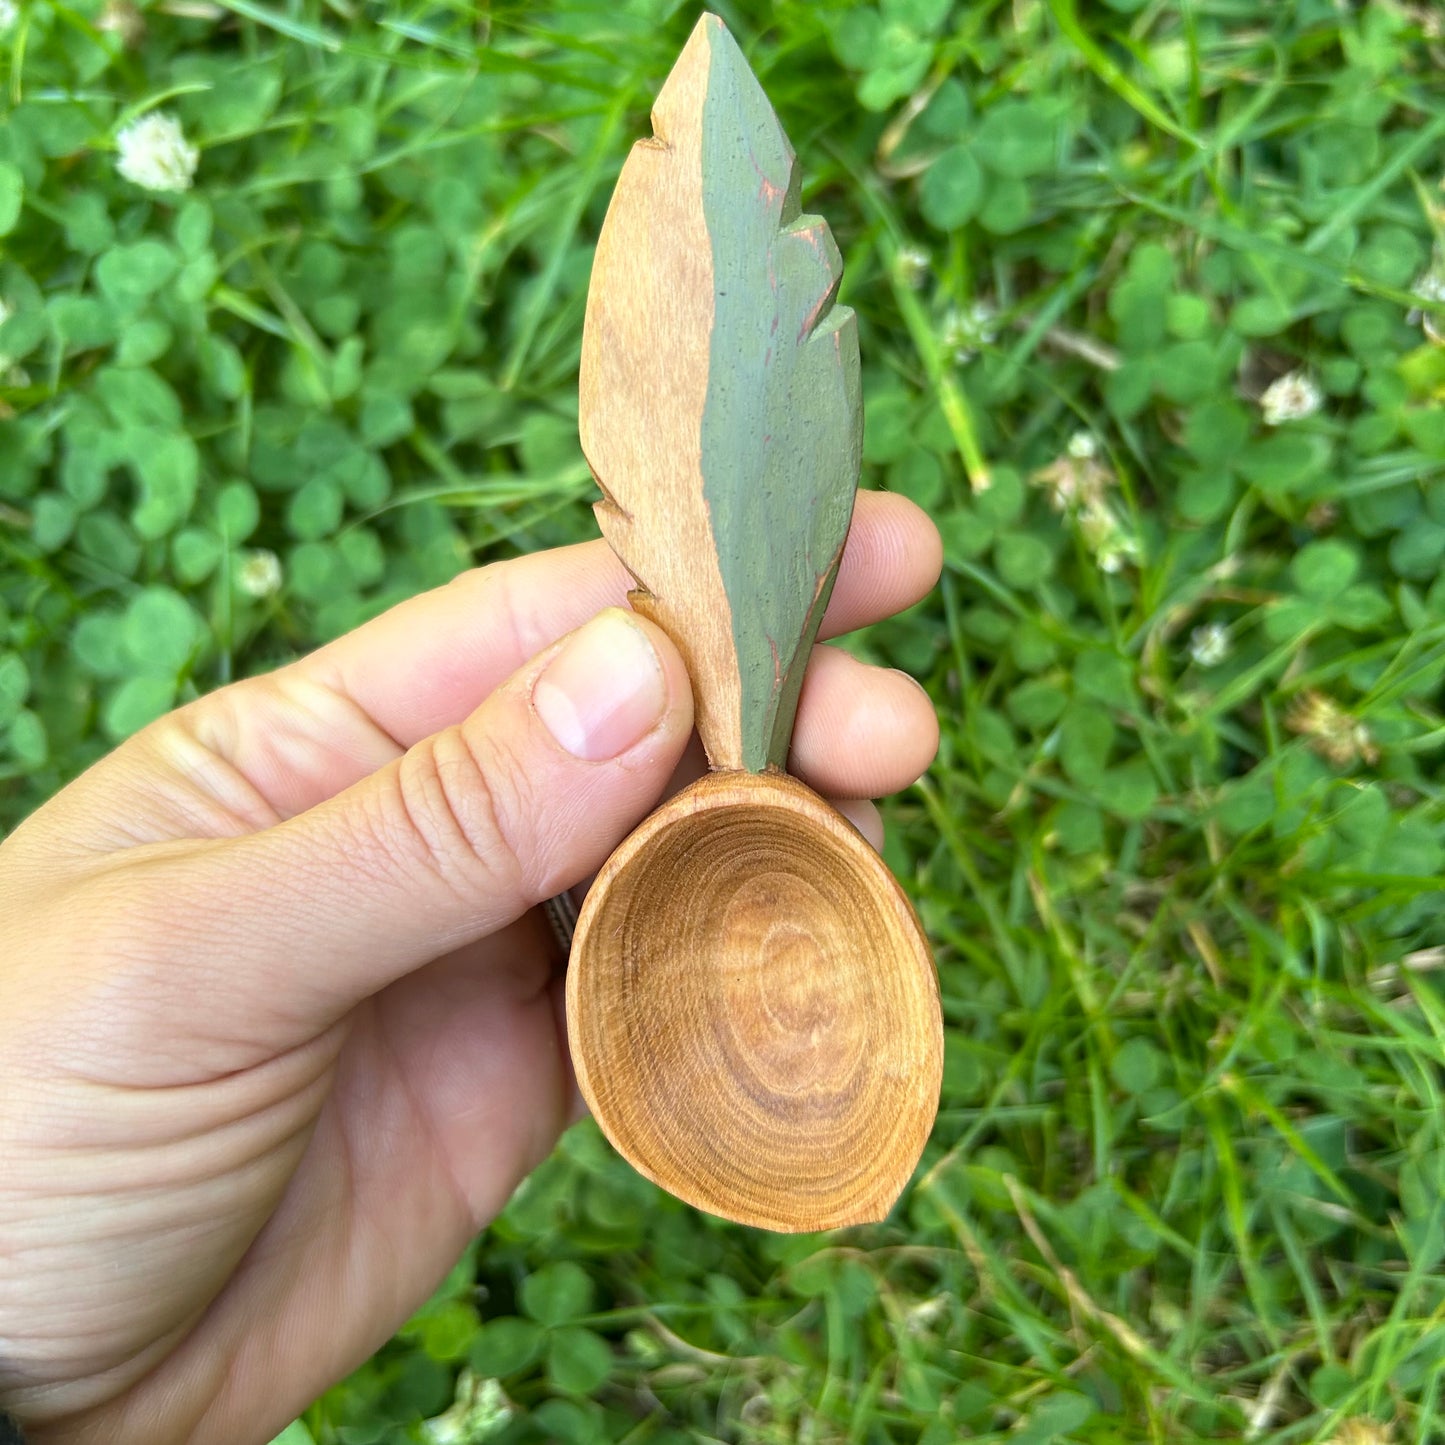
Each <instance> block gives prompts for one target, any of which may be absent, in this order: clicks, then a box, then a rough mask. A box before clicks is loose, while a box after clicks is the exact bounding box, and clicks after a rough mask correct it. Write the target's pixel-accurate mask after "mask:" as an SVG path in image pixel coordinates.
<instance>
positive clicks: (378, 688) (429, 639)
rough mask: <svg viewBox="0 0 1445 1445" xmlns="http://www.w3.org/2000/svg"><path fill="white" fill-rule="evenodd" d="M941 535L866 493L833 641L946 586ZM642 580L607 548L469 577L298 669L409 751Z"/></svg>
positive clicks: (909, 510)
mask: <svg viewBox="0 0 1445 1445" xmlns="http://www.w3.org/2000/svg"><path fill="white" fill-rule="evenodd" d="M942 556H943V554H942V546H941V543H940V541H939V537H938V530H937V528H935V527H934V525H933V523H932V521H930V520H929V518H928V516H927V514H926V513H924V512H923V511H922V510H921V509H920V508H918V507H917V506H915V505H914V503H912V502H911V501H909V500H908V499H907V498H906V497H900V496H897V495H895V494H892V493H888V492H860V493H859V495H858V502H857V506H856V508H855V510H854V514H853V526H852V529H851V531H850V532H849V534H848V543H847V546H846V547H845V548H844V551H843V560H842V562H841V564H840V566H839V569H838V581H837V584H836V585H835V586H834V589H833V595H832V598H831V600H830V602H829V605H828V611H827V613H826V615H825V616H824V619H823V626H822V631H821V633H820V636H821V637H837V636H839V635H841V634H842V633H845V632H851V631H853V630H854V628H857V627H865V626H867V625H868V624H869V623H872V622H878V621H880V620H882V619H883V618H885V617H889V616H891V615H892V614H893V613H895V612H900V611H902V610H903V609H904V608H905V607H911V606H912V605H913V604H914V603H915V602H917V601H918V600H919V599H920V598H922V597H924V596H926V595H927V593H928V592H929V591H930V590H931V589H932V587H933V585H934V584H935V583H936V582H937V581H938V574H939V570H940V568H941V567H942ZM632 585H633V584H632V579H631V577H630V576H629V575H628V572H627V569H626V568H625V567H623V565H622V563H621V562H619V561H618V560H617V558H616V557H615V556H614V555H613V552H612V550H611V548H609V547H608V546H607V544H606V543H605V542H602V541H596V542H583V543H580V544H578V545H577V546H573V547H559V548H557V549H556V550H555V551H551V552H542V553H536V554H534V555H532V556H529V557H521V558H518V559H517V560H516V561H512V562H500V563H494V564H493V565H492V566H490V567H483V568H480V569H478V570H477V571H473V572H466V573H464V574H463V575H462V576H460V577H458V578H457V579H456V580H455V581H454V582H451V583H449V584H448V585H447V586H445V587H441V588H438V589H437V590H435V591H433V592H426V593H423V594H422V595H421V596H419V597H414V598H412V599H411V600H410V601H408V602H403V603H401V604H400V605H398V606H396V607H393V608H392V609H391V610H390V611H389V612H386V613H384V614H383V615H382V616H380V617H378V618H376V619H375V620H374V621H372V622H369V623H367V624H366V625H365V626H364V627H361V628H358V629H357V630H356V631H355V632H351V633H348V634H347V635H346V636H345V637H341V638H338V639H337V640H336V641H335V642H333V643H330V644H328V645H327V646H326V647H323V648H321V649H320V650H319V651H318V652H314V653H312V654H311V655H310V656H309V657H306V658H303V659H302V660H301V661H300V662H298V663H295V664H293V666H294V667H295V668H297V669H298V670H300V671H302V672H305V673H308V674H310V675H311V676H312V677H314V678H315V679H316V680H317V681H320V682H322V683H323V684H324V685H325V686H326V687H328V688H330V689H332V690H333V691H335V692H339V693H341V694H343V695H345V696H346V697H348V698H349V699H350V700H351V701H352V702H353V703H355V704H356V705H357V706H358V707H360V708H361V709H362V710H363V711H364V712H365V713H366V714H367V715H368V716H369V717H370V718H371V719H372V720H373V721H374V722H375V723H376V725H377V726H378V727H379V728H381V729H382V730H383V731H384V732H385V733H387V734H388V735H389V736H390V737H392V738H393V739H395V741H396V742H397V744H398V745H400V746H401V747H403V748H405V747H410V746H411V745H412V744H413V743H415V742H418V741H420V740H421V739H422V738H424V737H429V736H430V735H431V734H432V733H434V732H437V731H439V730H440V729H442V728H444V727H449V726H450V725H451V724H452V723H454V722H456V721H457V720H458V719H459V718H462V717H466V716H467V715H468V714H469V713H470V712H471V711H472V710H473V709H474V708H476V707H477V706H479V705H480V703H481V701H482V699H483V698H485V697H486V696H487V695H488V694H489V693H491V692H492V691H493V690H494V689H495V688H496V687H497V686H499V685H500V683H501V682H502V680H503V679H504V678H506V677H509V676H510V675H511V674H512V673H513V672H515V671H516V669H517V668H519V667H520V666H521V665H522V664H523V663H524V662H526V661H527V659H528V658H530V657H535V656H536V654H537V653H539V652H540V651H541V650H542V649H543V648H544V647H549V646H551V644H552V643H554V642H555V641H557V639H558V638H559V637H562V636H564V635H565V634H566V633H568V632H570V631H572V630H573V628H576V627H580V626H581V625H582V623H584V622H585V621H587V619H588V618H589V617H593V616H595V615H596V614H597V613H598V612H600V611H601V610H602V609H603V608H604V607H615V606H618V605H621V604H623V603H624V602H625V601H626V596H627V592H628V590H629V588H630V587H631V586H632Z"/></svg>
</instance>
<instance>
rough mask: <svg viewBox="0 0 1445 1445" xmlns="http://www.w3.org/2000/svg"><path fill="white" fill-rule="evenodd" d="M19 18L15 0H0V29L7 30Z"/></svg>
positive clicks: (18, 8)
mask: <svg viewBox="0 0 1445 1445" xmlns="http://www.w3.org/2000/svg"><path fill="white" fill-rule="evenodd" d="M19 18H20V7H19V6H18V5H17V4H16V3H15V0H0V30H8V29H9V28H10V27H11V26H12V25H13V24H14V23H15V22H16V21H17V20H18V19H19Z"/></svg>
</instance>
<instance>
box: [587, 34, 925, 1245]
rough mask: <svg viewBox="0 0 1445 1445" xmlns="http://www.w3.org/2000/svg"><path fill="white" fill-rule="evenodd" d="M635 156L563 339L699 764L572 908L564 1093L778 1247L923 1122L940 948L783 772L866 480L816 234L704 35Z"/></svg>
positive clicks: (639, 1154)
mask: <svg viewBox="0 0 1445 1445" xmlns="http://www.w3.org/2000/svg"><path fill="white" fill-rule="evenodd" d="M652 120H653V130H654V132H655V134H654V136H653V137H652V138H650V139H647V140H642V141H639V142H638V143H637V144H636V145H635V146H634V147H633V150H632V154H631V155H630V157H629V158H628V160H627V163H626V165H625V166H624V167H623V170H622V174H621V177H620V178H619V180H618V183H617V189H616V191H615V193H614V194H613V197H612V204H611V207H610V208H609V210H608V213H607V219H606V222H605V223H604V225H603V228H602V234H601V237H600V239H599V241H598V244H597V256H596V260H595V262H594V265H593V271H592V283H591V290H590V293H589V295H588V301H587V318H586V324H585V327H584V331H583V339H582V374H581V433H582V447H583V450H584V451H585V453H586V455H587V458H588V461H589V463H590V465H591V467H592V471H593V474H594V475H595V476H596V478H597V480H598V485H599V486H600V487H601V489H602V492H603V497H604V500H603V501H601V502H599V503H598V504H597V516H598V520H599V521H600V523H601V526H602V531H603V534H604V535H605V536H606V538H607V540H608V542H609V543H610V544H611V545H612V548H613V550H614V551H616V552H617V554H618V556H620V557H621V558H622V560H623V562H624V563H626V565H627V567H628V569H629V570H630V571H631V572H632V574H633V576H634V577H635V578H636V579H637V583H638V590H637V591H635V592H634V593H633V594H632V597H633V604H634V606H635V607H636V608H637V610H638V611H639V612H641V613H642V614H643V615H645V616H647V617H649V618H651V619H652V620H653V621H654V622H656V623H657V624H658V625H659V626H660V627H662V628H663V629H664V630H665V631H666V632H667V633H668V635H669V636H670V637H671V638H672V639H673V640H674V641H675V642H676V644H677V646H678V647H679V649H680V650H681V652H682V654H683V656H684V658H685V659H686V661H687V664H688V669H689V672H690V674H691V677H692V681H693V690H694V694H695V698H696V704H697V719H698V731H699V733H700V734H701V736H702V740H703V744H704V746H705V747H706V749H707V755H708V760H709V762H710V763H711V765H712V768H713V769H714V771H713V772H711V773H710V774H709V775H708V776H707V777H705V778H703V779H701V780H700V781H699V782H697V783H694V784H693V785H692V786H691V787H690V788H688V789H686V790H685V791H684V792H682V793H680V794H678V795H677V796H676V797H674V798H673V799H671V800H670V801H669V802H667V803H666V804H664V805H663V806H662V807H661V808H659V809H658V811H657V812H655V813H653V814H652V815H651V816H650V817H649V818H648V819H647V820H646V821H645V822H644V823H643V824H642V826H641V827H639V828H638V829H637V831H636V832H634V833H633V834H632V835H631V836H630V837H629V838H628V839H627V840H626V841H625V842H624V843H623V844H622V845H621V846H620V847H619V848H618V849H617V851H616V852H615V853H614V854H613V855H612V857H611V859H610V860H609V861H608V862H607V864H606V866H605V867H604V868H603V870H602V872H601V874H600V875H599V876H598V878H597V881H596V882H595V884H594V885H593V887H592V889H591V891H590V892H589V893H588V895H587V900H586V902H585V904H584V905H583V908H582V912H581V917H580V918H579V920H578V925H577V932H576V936H575V938H574V941H573V945H572V957H571V964H570V970H569V974H568V979H567V1016H568V1033H569V1038H570V1042H571V1048H572V1057H573V1060H574V1062H575V1065H576V1070H577V1078H578V1082H579V1084H580V1085H581V1088H582V1093H583V1095H584V1097H585V1098H586V1100H587V1102H588V1104H589V1105H590V1107H591V1109H592V1112H593V1114H594V1115H595V1117H596V1118H597V1121H598V1123H599V1124H600V1125H601V1126H602V1129H603V1131H604V1133H606V1135H607V1137H608V1138H609V1139H611V1141H612V1142H613V1144H614V1145H615V1146H616V1147H617V1149H618V1150H619V1151H620V1152H621V1153H622V1154H624V1155H625V1156H626V1157H627V1158H628V1159H629V1160H631V1162H632V1163H633V1164H634V1165H635V1166H636V1168H637V1169H639V1170H640V1171H641V1172H642V1173H643V1174H645V1175H647V1176H648V1177H649V1178H651V1179H653V1180H655V1181H656V1182H657V1183H659V1184H661V1185H662V1186H663V1187H664V1188H666V1189H668V1190H670V1191H671V1192H672V1193H673V1194H675V1195H677V1196H678V1197H679V1198H681V1199H684V1200H686V1201H688V1202H689V1203H691V1204H695V1205H698V1206H700V1207H701V1208H704V1209H708V1210H711V1211H712V1212H713V1213H715V1214H720V1215H723V1216H725V1217H727V1218H729V1219H734V1220H738V1221H740V1222H742V1223H746V1224H754V1225H761V1226H763V1227H766V1228H769V1229H777V1230H803V1229H823V1228H828V1227H832V1226H835V1225H843V1224H853V1223H859V1222H863V1221H867V1220H876V1219H880V1218H882V1217H883V1215H885V1214H886V1213H887V1211H888V1209H889V1208H890V1207H891V1206H892V1204H893V1202H894V1201H895V1200H896V1199H897V1197H898V1194H899V1192H900V1191H901V1189H902V1188H903V1186H904V1184H905V1183H907V1181H908V1178H909V1176H910V1174H911V1173H912V1172H913V1169H914V1166H915V1165H916V1164H917V1162H918V1157H919V1154H920V1153H921V1152H922V1149H923V1145H924V1142H925V1141H926V1139H927V1137H928V1132H929V1130H930V1128H931V1127H932V1124H933V1119H934V1115H935V1112H936V1111H937V1107H938V1089H939V1082H940V1075H941V1070H942V1057H943V1034H942V1024H941V1020H940V1015H939V1004H938V985H937V979H936V976H935V973H934V968H933V961H932V957H931V955H930V953H929V949H928V944H927V941H926V940H925V938H924V936H923V933H922V930H921V929H920V927H919V924H918V920H917V918H916V916H915V915H914V912H913V909H912V908H911V907H910V905H909V903H908V900H907V898H906V897H905V895H904V893H903V890H902V889H901V888H900V887H899V886H898V884H897V882H896V881H895V880H894V879H893V877H892V876H891V875H890V874H889V872H888V870H887V868H886V867H885V866H884V865H883V862H882V860H881V859H880V858H879V857H878V855H877V854H876V853H875V852H874V851H873V850H872V848H870V847H869V845H868V844H867V842H865V841H864V839H863V837H862V836H861V835H860V834H859V833H858V832H857V831H856V830H855V829H854V828H853V827H852V825H851V824H849V823H848V822H847V821H845V820H844V819H843V817H842V816H841V815H840V814H838V813H837V812H836V811H834V809H833V808H832V807H830V806H829V805H828V804H827V803H825V802H824V801H823V800H822V799H821V798H819V797H818V796H817V795H816V794H814V793H812V792H811V791H810V790H809V789H808V788H806V787H805V786H804V785H803V784H802V783H800V782H798V781H796V780H795V779H793V778H790V777H789V776H788V775H787V774H786V773H785V772H783V771H782V769H783V766H784V764H785V762H786V760H787V754H788V745H789V740H790V737H791V734H792V728H793V716H794V713H795V711H796V709H797V704H798V693H799V689H800V687H801V685H802V680H803V671H804V668H805V666H806V664H807V661H808V655H809V652H810V650H811V648H812V645H813V641H814V639H815V637H816V635H817V631H818V624H819V622H820V621H821V619H822V614H823V609H824V607H825V606H826V604H827V601H828V595H829V593H830V592H831V590H832V586H833V579H834V576H835V575H836V573H837V569H838V561H839V558H840V556H841V554H842V551H843V543H844V540H845V538H846V536H847V532H848V525H849V521H850V518H851V516H852V511H853V497H854V492H855V489H856V487H857V484H858V466H859V447H860V441H861V434H862V408H861V403H860V399H859V387H858V340H857V329H856V325H855V321H854V316H853V313H852V311H850V310H849V309H847V308H846V307H842V306H836V305H834V304H833V298H834V296H835V294H836V292H837V288H838V280H839V277H840V275H841V273H842V263H841V260H840V258H839V255H838V250H837V247H836V246H835V245H834V244H833V238H832V235H831V233H830V232H829V230H828V226H827V224H826V222H824V221H823V220H821V219H820V218H819V217H817V216H805V215H800V214H799V204H798V175H797V169H796V166H795V164H794V157H793V152H792V148H791V147H790V146H789V144H788V141H787V137H786V136H785V135H784V134H783V131H782V127H781V126H780V125H779V124H778V119H777V117H776V116H775V115H774V114H773V111H772V108H771V106H770V105H769V104H768V101H767V97H766V96H765V95H764V94H763V91H762V87H761V86H760V85H759V84H758V82H757V80H756V78H755V77H754V76H753V74H752V71H751V70H750V69H749V68H748V64H747V61H746V60H745V59H744V58H743V55H742V52H741V51H740V50H739V49H738V47H737V44H736V43H735V42H734V40H733V39H732V37H731V36H730V35H729V34H728V32H727V29H726V28H725V27H724V25H723V23H722V21H720V20H719V19H718V18H717V17H716V16H714V15H704V16H703V17H702V19H701V20H700V21H699V22H698V24H697V27H696V29H695V30H694V31H693V33H692V37H691V39H690V40H689V41H688V43H687V46H686V47H685V49H684V50H683V52H682V55H681V56H680V57H679V59H678V61H677V64H676V65H675V66H674V68H673V71H672V74H671V75H670V76H669V77H668V79H667V82H666V84H665V85H664V86H663V88H662V91H661V93H660V94H659V96H658V98H657V103H656V105H655V106H654V107H653V112H652Z"/></svg>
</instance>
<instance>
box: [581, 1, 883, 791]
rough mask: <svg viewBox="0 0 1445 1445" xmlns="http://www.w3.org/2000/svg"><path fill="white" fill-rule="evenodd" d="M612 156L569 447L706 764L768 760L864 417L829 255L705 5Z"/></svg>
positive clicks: (834, 252) (833, 563) (819, 607)
mask: <svg viewBox="0 0 1445 1445" xmlns="http://www.w3.org/2000/svg"><path fill="white" fill-rule="evenodd" d="M652 124H653V130H654V135H653V136H652V137H651V138H649V139H646V140H642V141H639V142H637V144H636V145H635V146H634V147H633V149H632V153H631V155H630V156H629V157H628V159H627V162H626V164H625V165H624V166H623V168H622V174H621V177H620V178H619V180H618V183H617V189H616V190H615V192H614V193H613V196H612V203H611V206H610V207H609V209H608V212H607V218H606V221H605V222H604V224H603V227H602V234H601V237H600V239H599V240H598V243H597V255H596V260H595V261H594V263H593V270H592V282H591V289H590V291H589V293H588V298H587V316H586V322H585V325H584V328H583V334H582V370H581V411H580V429H581V436H582V449H583V451H584V452H585V453H586V456H587V460H588V463H589V465H590V466H591V468H592V473H593V475H594V476H595V477H596V479H597V483H598V486H599V487H600V488H601V489H602V493H603V500H602V501H601V502H599V503H598V504H597V517H598V521H599V523H600V524H601V527H602V532H603V535H604V536H605V537H606V538H607V540H608V542H609V543H610V544H611V546H612V549H613V550H614V551H615V552H616V553H617V555H618V556H619V557H620V558H621V559H622V561H623V562H624V563H625V564H626V566H627V568H628V570H629V571H630V572H631V573H632V575H633V577H634V578H635V579H636V582H637V590H636V591H634V593H633V594H632V596H633V603H634V606H636V608H637V610H638V611H639V612H641V613H643V614H644V615H645V616H647V617H649V618H651V619H652V620H653V621H655V622H656V623H657V624H658V625H659V626H660V627H661V628H662V629H663V630H664V631H665V632H667V633H668V635H669V636H670V637H671V638H672V639H673V641H674V642H675V643H676V644H677V646H678V648H679V649H680V650H681V652H682V654H683V657H684V659H685V660H686V662H687V664H688V669H689V672H690V674H691V677H692V680H693V690H694V694H695V700H696V706H697V719H698V731H699V733H700V734H701V736H702V741H703V745H704V746H705V747H706V749H707V755H708V760H709V761H710V762H711V764H712V766H713V767H714V768H715V769H745V770H747V771H749V772H762V771H763V770H764V769H766V768H769V767H779V768H781V767H783V766H784V765H785V764H786V761H787V756H788V747H789V743H790V740H791V737H792V731H793V718H794V715H795V713H796V711H797V706H798V693H799V690H800V688H801V687H802V681H803V671H804V669H805V667H806V666H807V661H808V654H809V651H810V649H811V647H812V644H813V641H814V639H815V637H816V636H817V632H818V624H819V623H820V622H821V621H822V616H823V610H824V608H825V607H826V606H827V602H828V596H829V593H830V592H831V591H832V587H833V580H834V578H835V576H836V575H837V571H838V562H839V559H840V558H841V556H842V552H843V544H844V541H845V540H846V538H847V535H848V524H849V521H850V519H851V517H852V512H853V498H854V494H855V491H856V489H857V485H858V467H859V458H860V451H861V444H862V431H863V409H862V402H861V399H860V394H859V380H858V333H857V324H856V321H855V318H854V315H853V312H852V311H851V310H850V309H849V308H848V307H846V306H837V305H834V297H835V295H836V294H837V290H838V282H839V279H840V277H841V276H842V270H843V265H842V260H841V258H840V256H839V254H838V248H837V246H836V245H834V243H833V237H832V233H831V232H830V231H829V229H828V225H827V222H826V221H824V220H822V219H821V218H820V217H818V216H808V215H803V214H801V213H800V207H799V201H798V195H799V179H798V168H797V164H796V161H795V158H794V155H793V149H792V147H791V146H790V145H789V144H788V139H787V137H786V136H785V135H784V134H783V128H782V126H781V125H780V124H779V123H778V118H777V116H776V115H775V114H774V113H773V109H772V107H771V106H770V105H769V104H768V99H767V97H766V96H765V95H764V94H763V90H762V87H761V86H760V85H759V84H758V81H757V78H756V77H755V76H754V75H753V73H752V71H751V69H749V67H748V63H747V61H746V60H745V59H744V57H743V53H742V51H741V50H739V49H738V46H737V43H736V42H735V41H734V40H733V38H732V36H731V35H730V34H729V33H728V31H727V29H726V27H725V26H724V25H723V23H722V21H721V20H719V19H718V18H717V16H715V15H711V14H704V15H703V17H702V18H701V19H700V20H699V21H698V23H697V26H696V28H695V29H694V30H693V32H692V36H691V38H690V39H689V41H688V43H687V45H686V47H685V48H684V50H683V52H682V54H681V56H679V58H678V60H677V63H676V65H674V67H673V69H672V73H671V74H670V75H669V76H668V78H667V82H666V84H665V85H664V86H663V88H662V91H661V93H660V94H659V95H658V97H657V103H656V104H655V105H654V106H653V110H652Z"/></svg>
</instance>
